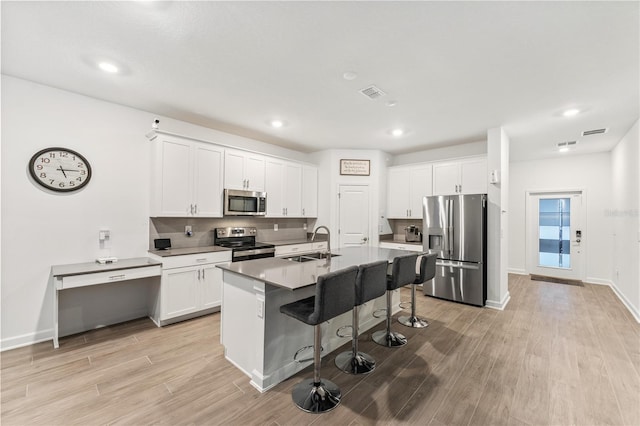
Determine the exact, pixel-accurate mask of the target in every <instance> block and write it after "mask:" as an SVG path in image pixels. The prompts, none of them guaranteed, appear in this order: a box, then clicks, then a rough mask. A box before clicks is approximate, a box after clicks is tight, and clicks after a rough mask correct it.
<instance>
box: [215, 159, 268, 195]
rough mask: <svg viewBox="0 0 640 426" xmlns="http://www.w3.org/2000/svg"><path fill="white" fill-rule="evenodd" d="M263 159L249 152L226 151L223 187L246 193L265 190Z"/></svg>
mask: <svg viewBox="0 0 640 426" xmlns="http://www.w3.org/2000/svg"><path fill="white" fill-rule="evenodd" d="M264 179H265V157H264V156H262V155H259V154H253V153H250V152H244V151H236V150H226V151H225V155H224V187H225V188H227V189H241V190H242V189H244V190H247V191H259V192H263V191H264V190H265V185H264Z"/></svg>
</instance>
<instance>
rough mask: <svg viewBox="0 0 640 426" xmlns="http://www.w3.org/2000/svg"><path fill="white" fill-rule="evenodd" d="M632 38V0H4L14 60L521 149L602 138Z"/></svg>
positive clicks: (208, 99) (175, 97)
mask: <svg viewBox="0 0 640 426" xmlns="http://www.w3.org/2000/svg"><path fill="white" fill-rule="evenodd" d="M639 40H640V34H639V2H637V1H632V2H612V1H604V2H596V1H588V2H517V1H511V2H390V1H389V2H323V1H316V2H284V1H282V2H270V1H265V2H240V1H234V2H150V1H131V2H90V1H82V2H7V1H3V2H2V72H3V73H4V74H7V75H12V76H16V77H20V78H24V79H28V80H32V81H35V82H39V83H43V84H47V85H50V86H53V87H58V88H61V89H65V90H69V91H72V92H76V93H81V94H84V95H88V96H92V97H95V98H99V99H104V100H107V101H110V102H115V103H118V104H122V105H128V106H131V107H135V108H139V109H142V110H146V111H150V112H153V113H155V114H159V115H164V116H169V117H173V118H176V119H180V120H184V121H187V122H191V123H196V124H200V125H203V126H207V127H211V128H216V129H220V130H224V131H227V132H231V133H236V134H240V135H243V136H248V137H252V138H256V139H260V140H263V141H266V142H269V143H273V144H277V145H281V146H285V147H288V148H293V149H297V150H301V151H309V152H311V151H317V150H321V149H329V148H340V149H348V148H354V149H361V148H362V149H380V150H383V151H386V152H389V153H392V154H399V153H406V152H413V151H421V150H425V149H429V148H433V147H441V146H446V145H453V144H460V143H465V142H472V141H479V140H484V139H485V138H486V131H487V129H488V128H492V127H497V126H503V127H504V128H505V130H506V132H507V134H508V135H509V136H510V139H511V155H512V159H515V160H521V159H526V158H543V157H548V156H552V155H557V154H556V153H555V152H554V146H555V144H556V143H557V142H562V141H567V140H578V145H577V148H576V150H575V152H574V154H579V153H588V152H599V151H607V150H610V149H611V148H612V147H613V146H614V145H615V144H616V143H617V142H618V141H619V140H620V139H621V138H622V136H624V134H625V133H626V132H627V131H628V130H629V129H630V127H631V126H632V125H633V123H634V122H635V121H636V120H637V119H638V117H639V115H640V113H639V103H640V102H639V82H638V79H639V75H640V67H639V63H640V59H639V55H640V41H639ZM98 60H109V61H112V62H115V63H117V64H118V65H119V66H120V67H122V68H123V71H122V72H121V73H120V74H118V75H109V74H106V73H104V72H102V71H100V70H98V69H97V68H96V66H95V63H96V61H98ZM346 71H354V72H356V73H357V74H358V76H357V78H356V79H354V80H351V81H348V80H345V79H344V78H343V74H344V73H345V72H346ZM370 84H375V85H377V86H378V87H379V88H381V89H382V90H384V91H385V92H387V93H388V94H387V95H386V96H384V97H382V98H380V99H378V100H375V101H374V100H370V99H368V98H366V97H365V96H363V95H362V94H360V93H359V92H358V91H359V89H362V88H364V87H366V86H368V85H370ZM389 100H394V101H397V105H396V106H394V107H388V106H386V102H387V101H389ZM570 107H576V108H579V109H582V110H584V113H582V114H579V115H578V116H576V117H573V118H566V117H563V116H562V115H561V112H562V111H563V110H565V109H567V108H570ZM273 118H280V119H283V120H285V122H286V126H284V127H283V128H281V129H273V128H271V127H269V125H268V121H269V120H271V119H273ZM149 125H151V123H149ZM395 127H403V128H405V129H406V130H407V131H408V134H407V135H405V136H403V137H400V138H394V137H392V136H391V135H390V134H389V131H390V130H391V129H392V128H395ZM601 127H607V128H609V132H608V133H606V134H605V135H599V136H588V137H581V132H582V131H583V130H591V129H595V128H601ZM161 128H162V123H161ZM166 130H170V129H166ZM569 154H571V153H569Z"/></svg>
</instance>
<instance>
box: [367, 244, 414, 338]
mask: <svg viewBox="0 0 640 426" xmlns="http://www.w3.org/2000/svg"><path fill="white" fill-rule="evenodd" d="M417 259H418V253H413V254H407V255H404V256H398V257H396V258H394V259H393V265H392V272H391V276H390V277H387V329H386V330H379V331H376V332H375V333H373V335H372V336H371V337H372V338H373V341H374V342H376V343H377V344H379V345H382V346H386V347H388V348H395V347H398V346H403V345H406V344H407V338H406V337H404V336H403V335H402V334H400V333H396V332H395V331H391V294H392V292H393V290H395V289H398V288H400V287H403V286H405V285H407V284H412V283H413V282H414V281H415V279H416V261H417Z"/></svg>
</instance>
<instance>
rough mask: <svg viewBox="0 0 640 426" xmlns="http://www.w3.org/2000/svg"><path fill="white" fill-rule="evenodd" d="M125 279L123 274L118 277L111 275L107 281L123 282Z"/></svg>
mask: <svg viewBox="0 0 640 426" xmlns="http://www.w3.org/2000/svg"><path fill="white" fill-rule="evenodd" d="M124 277H125V275H124V274H120V275H111V276H110V277H109V281H116V280H123V279H124Z"/></svg>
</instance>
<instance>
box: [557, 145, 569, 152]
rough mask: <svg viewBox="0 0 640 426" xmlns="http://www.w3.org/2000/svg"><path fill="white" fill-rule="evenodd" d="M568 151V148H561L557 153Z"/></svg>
mask: <svg viewBox="0 0 640 426" xmlns="http://www.w3.org/2000/svg"><path fill="white" fill-rule="evenodd" d="M568 151H569V147H566V146H565V147H562V148H560V149H559V150H558V152H568Z"/></svg>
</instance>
